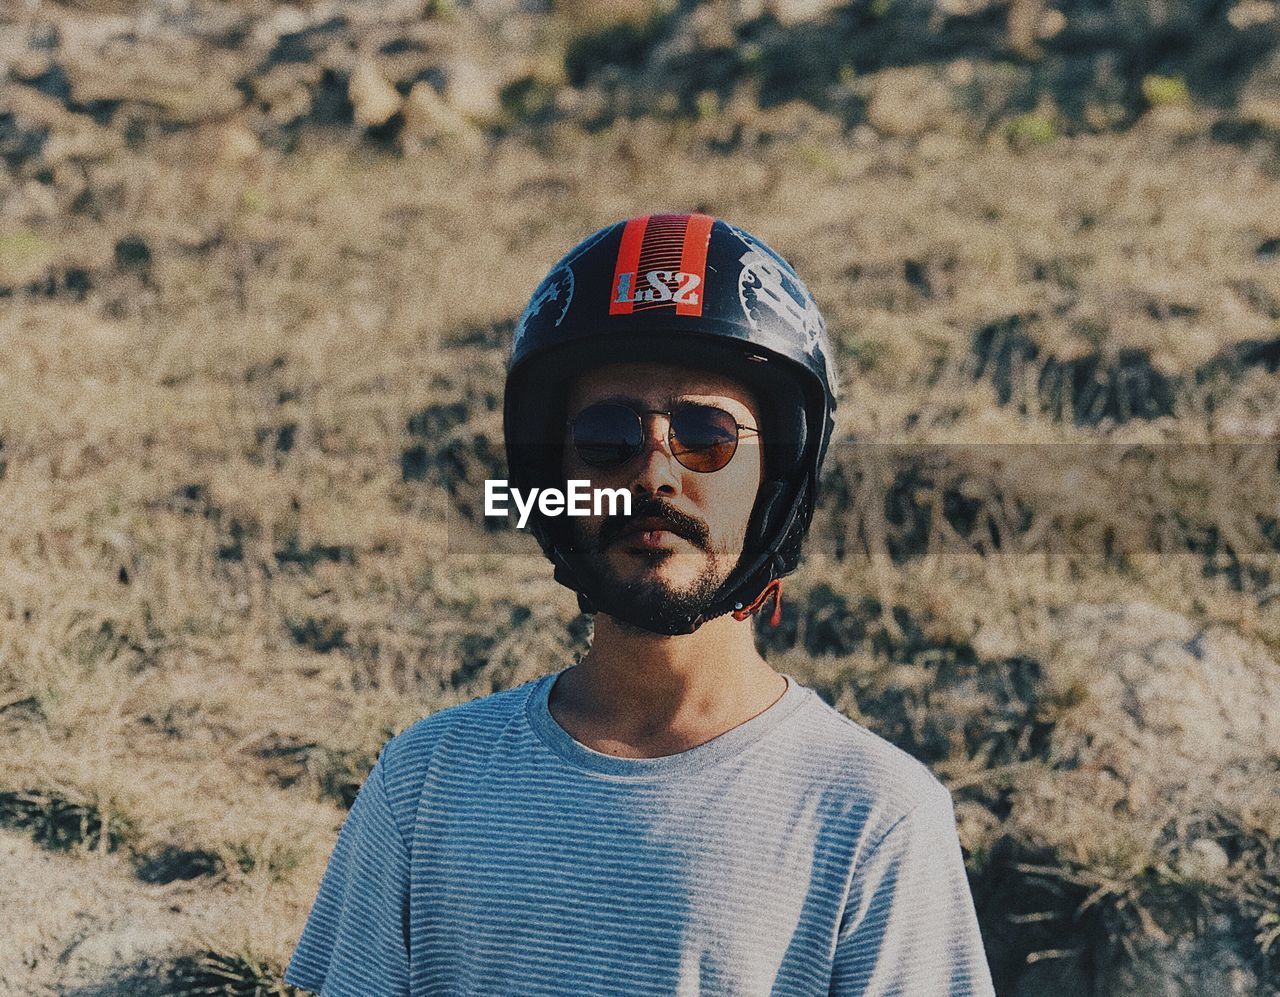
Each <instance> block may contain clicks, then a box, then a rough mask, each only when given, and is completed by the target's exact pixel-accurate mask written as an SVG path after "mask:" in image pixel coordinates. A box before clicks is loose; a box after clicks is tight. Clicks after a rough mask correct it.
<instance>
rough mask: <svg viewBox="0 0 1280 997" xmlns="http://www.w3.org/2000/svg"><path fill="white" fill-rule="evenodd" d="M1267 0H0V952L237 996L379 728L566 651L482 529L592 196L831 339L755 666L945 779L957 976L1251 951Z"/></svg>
mask: <svg viewBox="0 0 1280 997" xmlns="http://www.w3.org/2000/svg"><path fill="white" fill-rule="evenodd" d="M1278 39H1280V9H1278V8H1277V4H1276V3H1275V2H1274V0H1239V2H1235V3H1232V2H1218V0H1212V2H1210V0H1117V2H1105V0H1090V2H1075V0H1062V2H1052V0H991V2H988V0H865V2H863V0H860V2H853V3H850V2H840V0H834V2H833V0H717V2H692V0H681V2H675V0H670V2H666V3H655V2H645V0H632V2H628V3H615V2H611V0H595V2H588V0H556V2H537V0H471V2H469V3H467V2H463V0H379V2H369V0H365V2H356V0H349V2H343V0H316V2H312V3H273V2H268V0H64V2H57V3H55V2H50V0H11V2H9V3H6V4H5V5H4V6H3V8H0V159H2V160H3V166H4V168H3V170H0V344H3V351H2V354H0V355H2V356H3V363H0V744H2V747H3V750H2V751H0V825H2V826H3V828H4V830H2V831H0V855H2V857H0V863H2V866H3V869H4V876H3V877H0V897H3V903H2V904H0V991H3V992H13V993H21V994H52V993H74V994H80V995H90V994H97V995H103V994H115V993H119V994H147V993H156V994H160V993H164V994H169V993H175V994H197V993H199V994H211V993H227V994H267V993H283V992H285V991H286V990H287V988H285V987H284V986H283V984H282V982H281V972H282V968H283V965H284V963H285V962H286V961H287V959H288V956H289V954H290V952H291V950H292V946H293V943H294V941H295V940H296V938H297V935H298V932H299V931H300V930H301V927H302V922H303V919H304V918H305V915H306V912H307V910H308V909H309V906H310V903H311V900H312V898H313V897H314V894H315V890H316V887H317V885H318V881H319V876H320V873H321V871H322V870H323V867H324V863H325V861H326V859H327V857H328V853H329V850H330V848H331V847H332V843H333V840H334V836H335V834H336V830H337V827H338V825H339V823H340V822H341V820H342V817H343V814H344V812H345V808H346V807H348V806H350V804H351V801H352V799H353V798H354V794H355V792H356V790H357V789H358V787H359V785H360V783H361V781H362V780H363V778H364V776H365V774H366V773H367V771H368V769H369V767H370V766H371V765H372V763H373V760H374V759H375V758H376V756H377V752H378V750H379V749H380V746H381V745H382V743H383V742H384V741H385V740H386V738H387V737H389V736H391V735H392V734H393V733H395V732H396V731H398V730H401V729H403V728H404V727H405V726H407V725H408V724H410V723H412V722H413V721H414V720H416V719H417V718H419V717H421V716H424V715H426V714H429V713H431V712H434V711H435V710H437V709H440V708H443V707H445V706H448V705H451V704H454V703H458V702H462V701H465V700H467V699H470V698H472V697H474V696H478V695H483V694H486V693H489V692H491V691H494V690H497V689H502V688H507V687H510V686H512V685H514V684H518V683H520V682H523V681H526V680H528V679H530V678H532V677H534V676H536V675H539V674H542V673H544V672H546V671H549V670H552V669H556V668H560V667H563V666H565V665H566V664H568V663H570V662H571V661H572V660H573V657H574V655H575V654H577V653H580V652H581V650H582V649H583V648H584V647H585V645H586V641H587V639H588V635H589V632H590V624H589V621H587V620H585V619H584V618H582V617H581V616H579V615H578V614H577V611H576V606H575V605H574V602H573V599H572V597H571V596H570V595H569V594H568V593H567V592H564V591H562V590H560V589H559V588H558V587H556V586H555V585H554V584H553V583H552V582H551V580H550V571H549V568H548V567H547V566H546V565H545V564H544V563H543V562H542V561H541V560H540V558H539V557H537V556H535V554H536V551H535V549H534V547H533V545H532V542H531V541H528V538H527V537H522V536H516V537H507V538H506V539H507V540H509V541H511V542H512V543H514V544H515V549H516V550H517V552H518V554H517V556H511V555H510V554H507V553H503V552H502V551H501V550H499V549H498V547H497V546H495V545H494V544H492V543H490V542H489V540H487V539H486V534H485V531H483V530H482V529H481V528H480V527H479V525H478V523H477V521H476V508H477V505H478V496H479V494H480V491H479V487H480V482H482V481H483V479H484V478H486V477H491V476H501V472H502V468H503V457H502V445H501V427H500V402H501V390H502V371H503V361H504V355H505V351H506V349H507V348H508V345H509V340H510V333H511V329H512V326H513V321H514V318H515V316H516V315H517V314H518V313H519V311H520V309H521V307H522V306H523V304H524V301H525V300H526V299H527V297H528V295H529V293H530V292H531V290H532V288H533V287H534V285H535V284H536V282H537V280H538V279H539V278H540V277H541V275H542V274H543V273H544V272H545V271H546V269H547V268H548V267H549V265H550V264H551V262H552V261H554V260H555V259H556V258H558V257H559V255H560V254H561V253H562V252H563V251H564V250H565V249H566V248H567V247H568V246H570V245H572V244H573V243H574V242H575V241H576V240H577V239H578V238H580V237H581V236H583V235H585V234H586V233H588V232H590V231H592V230H594V229H595V228H597V227H599V226H600V225H603V224H606V223H607V222H610V221H613V220H616V219H618V218H621V217H625V216H627V215H631V214H636V213H644V212H650V211H655V210H664V209H666V210H701V211H707V212H710V213H713V214H716V215H721V216H724V217H727V218H729V219H731V220H733V221H735V222H737V223H739V224H741V225H743V226H745V227H747V228H749V229H751V230H752V231H754V232H757V233H758V234H759V235H761V236H762V237H763V238H765V239H767V240H768V241H769V242H771V243H772V244H773V245H775V246H776V247H777V248H778V249H779V250H780V251H781V252H783V253H784V254H785V255H787V256H788V257H789V258H790V259H791V260H792V262H793V263H794V264H795V265H796V267H797V268H798V269H799V270H800V271H801V272H802V273H803V274H805V275H806V277H807V278H808V279H809V283H810V286H811V287H812V289H813V291H814V292H815V295H816V296H817V298H818V300H819V301H820V303H821V304H822V306H823V308H824V310H825V312H826V314H827V317H828V321H829V325H830V327H831V330H832V334H833V336H834V338H835V340H836V342H837V344H838V362H839V365H840V369H841V380H842V383H841V392H842V402H841V408H840V412H839V424H838V427H837V440H838V442H837V444H836V445H835V446H834V447H833V452H832V460H831V466H830V469H829V473H828V474H827V480H826V482H825V493H824V498H823V502H822V506H821V508H820V510H819V514H818V521H817V523H816V525H815V529H814V533H813V537H812V542H811V543H810V545H809V547H808V554H807V557H806V560H805V563H804V565H803V567H802V569H801V570H800V571H799V572H798V573H797V575H796V577H795V578H794V580H791V581H789V582H788V585H787V595H786V600H785V604H784V613H783V620H782V624H781V626H779V627H778V628H776V629H769V628H767V627H764V628H762V629H761V631H760V636H759V640H760V643H761V646H762V648H763V649H764V651H765V653H767V655H768V656H769V657H770V658H771V660H773V661H774V662H775V664H776V665H777V667H778V668H779V669H781V670H784V671H787V672H789V673H790V674H792V675H794V676H796V677H797V678H799V679H801V680H802V681H804V682H806V683H808V684H811V685H813V686H814V687H815V688H817V689H818V690H819V691H820V692H821V694H822V695H823V696H824V697H826V698H827V699H828V701H830V702H832V703H833V704H835V705H836V706H837V707H838V708H839V709H841V710H843V711H844V712H845V713H847V714H848V715H849V716H851V717H853V718H854V719H856V720H858V721H859V722H861V723H864V724H866V725H867V726H868V727H870V728H871V729H872V730H874V731H876V732H878V733H880V734H882V735H883V736H885V737H887V738H889V739H890V740H891V741H893V742H894V743H896V744H898V745H900V746H902V747H903V748H905V749H906V750H908V751H910V752H912V753H913V754H915V755H916V756H917V757H920V758H921V759H922V760H924V761H925V762H927V763H928V764H929V765H930V766H931V767H932V768H933V770H934V771H935V772H937V773H938V775H939V776H940V777H941V778H942V779H943V780H944V781H945V782H946V783H947V784H948V786H949V787H950V788H951V790H952V792H953V794H954V796H955V799H956V802H957V814H958V818H959V824H960V829H961V836H962V840H963V843H964V846H965V852H966V859H967V862H968V865H969V871H970V875H971V879H972V884H973V889H974V895H975V899H976V902H977V905H978V909H979V915H980V918H981V921H982V926H983V931H984V937H985V940H986V944H987V947H988V955H989V957H990V959H991V963H992V968H993V971H994V973H995V977H996V981H997V986H998V989H999V991H1000V992H1001V993H1002V994H1018V995H1024V997H1025V995H1038V994H1059V993H1089V994H1152V995H1157V994H1158V995H1188V997H1189V995H1197V997H1198V995H1203V994H1239V995H1250V997H1252V995H1255V994H1260V993H1274V992H1277V990H1278V988H1280V968H1278V967H1280V913H1278V908H1280V844H1278V841H1280V723H1277V722H1276V720H1275V718H1276V717H1277V716H1280V670H1278V667H1277V655H1278V654H1280V599H1278V598H1277V596H1280V562H1278V560H1277V553H1278V551H1280V525H1278V523H1280V464H1278V462H1277V450H1278V449H1280V444H1278V442H1277V441H1278V439H1280V189H1278V187H1277V176H1278V174H1280V46H1277V41H1278Z"/></svg>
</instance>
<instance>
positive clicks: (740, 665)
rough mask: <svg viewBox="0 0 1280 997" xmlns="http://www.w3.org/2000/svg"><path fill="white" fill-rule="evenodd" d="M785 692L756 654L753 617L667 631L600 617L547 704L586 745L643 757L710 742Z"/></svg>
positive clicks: (723, 618)
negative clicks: (586, 645)
mask: <svg viewBox="0 0 1280 997" xmlns="http://www.w3.org/2000/svg"><path fill="white" fill-rule="evenodd" d="M785 691H786V681H785V680H784V679H783V678H782V676H781V675H779V674H778V673H777V672H775V671H774V670H773V669H772V668H770V667H769V665H768V664H767V663H766V662H765V660H764V659H763V658H761V657H760V655H759V653H758V652H757V651H756V649H755V643H754V641H753V640H752V636H751V625H750V623H745V622H739V621H737V620H735V619H733V618H732V617H729V616H721V617H718V618H716V619H714V620H711V621H710V622H708V623H705V624H703V625H702V626H701V627H699V628H698V629H697V630H696V631H694V632H693V633H691V634H683V635H680V636H676V637H666V636H662V635H659V634H651V633H646V632H644V631H637V630H634V629H632V628H629V627H625V626H620V625H619V624H618V623H617V622H616V621H615V620H613V619H612V618H611V617H609V616H606V615H604V614H600V615H598V616H597V617H596V625H595V637H594V639H593V640H592V644H591V650H590V651H589V652H587V654H586V656H585V657H584V658H583V659H582V661H581V662H579V663H578V664H577V665H576V666H574V667H573V668H570V669H569V670H568V671H566V672H565V673H564V675H562V676H561V677H560V679H559V680H558V681H557V682H556V685H555V688H554V689H553V690H552V694H551V699H550V701H549V703H548V706H549V708H550V710H551V713H552V716H554V717H555V719H556V721H557V722H558V723H559V724H560V725H561V726H562V727H564V728H565V730H567V731H568V732H569V734H570V735H572V736H573V737H574V738H575V739H576V740H578V741H579V742H581V743H582V744H585V745H586V746H587V747H589V748H594V749H595V750H597V751H602V752H604V753H606V754H611V755H619V756H623V757H632V758H645V757H656V756H659V755H669V754H675V753H676V752H680V751H687V750H689V749H690V748H693V747H696V746H697V745H699V744H704V743H705V742H707V741H709V740H711V739H712V738H714V737H717V736H719V735H720V734H723V733H724V732H725V731H727V730H731V729H732V728H734V727H737V726H738V725H739V724H741V723H744V722H745V721H747V720H750V719H751V718H752V717H754V716H756V715H757V714H759V713H762V712H763V711H764V710H766V709H768V708H769V707H770V706H771V705H772V704H773V703H775V702H777V701H778V699H779V698H780V697H781V696H782V694H783V692H785Z"/></svg>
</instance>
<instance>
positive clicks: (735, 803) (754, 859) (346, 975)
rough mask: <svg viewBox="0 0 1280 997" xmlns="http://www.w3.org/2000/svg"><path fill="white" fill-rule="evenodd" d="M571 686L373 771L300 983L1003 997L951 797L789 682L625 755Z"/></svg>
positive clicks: (321, 898)
mask: <svg viewBox="0 0 1280 997" xmlns="http://www.w3.org/2000/svg"><path fill="white" fill-rule="evenodd" d="M555 679H556V675H547V676H544V677H542V678H540V679H537V680H535V681H533V682H529V683H526V684H525V685H522V686H519V687H518V688H515V689H510V690H508V691H506V692H500V693H497V694H495V695H492V696H486V697H484V698H482V699H477V700H474V701H472V702H470V703H466V704H464V705H462V706H455V707H452V708H450V709H447V710H442V711H441V712H439V713H437V714H435V715H433V716H430V717H427V718H426V719H424V720H421V721H419V722H418V723H416V724H415V725H414V726H412V727H410V728H409V729H408V730H406V731H405V732H404V733H403V734H400V735H399V736H397V737H395V738H393V739H392V740H391V741H389V742H388V743H387V745H386V747H385V748H384V749H383V752H382V754H381V756H380V757H379V759H378V762H377V764H376V765H375V766H374V768H373V771H372V772H371V773H370V774H369V777H368V779H367V780H366V781H365V784H364V786H363V788H362V789H361V791H360V795H359V796H358V797H357V799H356V801H355V804H354V806H353V807H352V808H351V812H350V813H349V814H348V816H347V819H346V822H345V823H344V824H343V827H342V831H341V833H340V834H339V836H338V842H337V845H336V846H335V848H334V850H333V855H332V857H331V858H330V860H329V866H328V869H327V870H326V872H325V875H324V879H323V881H322V882H321V885H320V893H319V895H318V896H317V897H316V902H315V906H314V907H313V908H312V911H311V915H310V917H309V919H308V920H307V924H306V927H305V929H304V930H303V933H302V938H301V939H300V940H299V942H298V948H297V951H296V952H295V953H294V955H293V959H292V961H291V962H290V963H289V968H288V971H287V973H286V976H285V979H286V980H287V981H288V982H289V983H292V984H294V985H296V986H299V987H303V988H306V989H308V990H313V991H316V992H318V993H321V994H324V995H326V997H327V995H333V997H338V995H342V997H347V995H351V997H357V995H358V997H379V995H391V994H397V995H403V994H414V995H417V994H473V995H483V997H503V995H510V994H521V995H524V994H557V995H560V994H592V995H595V994H618V995H628V997H636V995H646V994H681V995H684V994H735V995H746V994H803V995H813V994H827V993H831V994H906V995H910V997H925V995H929V994H952V995H957V994H990V993H991V992H992V988H991V979H990V975H989V972H988V969H987V964H986V961H985V958H984V956H983V950H982V940H981V938H980V937H979V934H978V925H977V919H976V917H975V915H974V908H973V901H972V899H971V897H970V894H969V886H968V882H967V880H966V878H965V871H964V864H963V861H962V859H961V854H960V845H959V840H958V838H957V836H956V828H955V821H954V818H953V815H952V808H951V798H950V796H949V795H948V794H947V791H946V790H945V789H944V788H943V787H942V786H941V784H940V783H938V782H937V781H936V780H935V779H934V778H933V776H932V775H930V774H929V772H928V771H927V770H926V769H925V768H924V766H922V765H921V764H920V763H919V762H917V761H915V760H914V759H912V758H911V757H910V756H909V755H907V754H905V753H904V752H902V751H900V750H898V749H897V748H895V747H893V746H892V745H890V744H889V743H888V742H887V741H884V740H883V739H881V738H879V737H877V736H876V735H874V734H872V733H871V732H870V731H868V730H866V729H865V728H863V727H861V726H859V725H858V724H856V723H853V722H852V721H850V720H849V719H847V718H846V717H844V716H842V715H841V714H839V713H837V712H836V711H835V710H833V709H832V708H831V707H829V706H827V705H826V704H825V703H824V702H822V700H821V699H820V698H819V697H818V696H817V694H816V693H814V692H813V690H811V689H808V688H806V687H804V686H801V685H799V684H798V683H797V682H795V681H794V680H793V679H791V678H788V679H787V691H786V692H785V693H784V694H783V696H782V698H781V699H779V700H778V701H777V702H776V703H774V704H773V705H772V706H771V707H769V708H768V709H767V710H765V711H764V712H763V713H761V714H759V715H758V716H756V717H754V718H752V719H751V720H748V721H747V722H746V723H744V724H741V725H739V726H738V727H735V728H733V729H732V730H730V731H728V732H727V733H725V734H721V735H720V736H719V737H717V738H714V739H713V740H711V741H708V742H707V743H706V744H702V745H699V746H698V747H696V748H692V749H690V750H689V751H684V752H681V753H679V754H676V755H667V756H664V757H661V758H616V757H614V756H612V755H606V754H602V753H600V752H597V751H593V750H591V749H590V748H587V747H586V746H584V745H582V744H580V743H579V742H577V741H575V740H574V739H573V738H572V737H570V736H569V734H568V733H567V732H566V731H565V730H564V729H563V728H562V727H561V726H560V725H559V724H558V723H556V721H555V719H554V718H553V717H552V716H551V714H550V712H549V710H548V709H547V697H548V694H549V692H550V689H551V686H552V684H553V682H554V681H555Z"/></svg>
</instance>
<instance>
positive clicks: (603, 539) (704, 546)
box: [600, 498, 711, 550]
mask: <svg viewBox="0 0 1280 997" xmlns="http://www.w3.org/2000/svg"><path fill="white" fill-rule="evenodd" d="M642 519H664V520H666V521H667V523H668V524H669V525H670V527H671V532H672V533H674V534H675V535H676V536H678V537H683V538H684V539H685V540H688V541H689V543H691V544H693V545H694V546H695V547H697V548H698V549H699V550H710V549H711V531H710V530H708V529H707V527H706V524H704V523H703V522H702V521H701V520H698V519H695V518H694V517H692V516H690V515H689V514H688V513H685V512H681V511H680V510H679V509H676V508H673V507H672V506H670V505H668V504H667V503H666V502H663V501H662V500H661V499H659V498H642V499H636V500H635V501H633V502H632V503H631V515H629V516H622V515H618V516H610V517H608V518H607V519H606V520H605V521H604V522H603V523H602V524H601V526H600V546H601V547H605V546H607V545H609V544H611V543H613V542H614V541H615V540H617V539H618V538H619V537H620V536H622V535H623V534H624V533H626V532H628V531H629V530H631V529H632V528H633V527H634V526H635V524H636V523H637V522H639V521H640V520H642Z"/></svg>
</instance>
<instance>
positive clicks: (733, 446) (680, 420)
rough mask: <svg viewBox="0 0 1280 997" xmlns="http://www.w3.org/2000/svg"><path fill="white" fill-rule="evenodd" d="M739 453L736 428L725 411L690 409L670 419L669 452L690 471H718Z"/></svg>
mask: <svg viewBox="0 0 1280 997" xmlns="http://www.w3.org/2000/svg"><path fill="white" fill-rule="evenodd" d="M737 449H738V424H737V420H735V419H734V417H733V416H732V415H730V414H729V413H728V412H726V411H724V409H718V408H713V407H712V406H710V405H689V406H686V407H685V408H680V409H677V410H676V411H675V413H674V414H673V415H672V416H671V452H672V454H673V455H674V456H675V458H676V460H678V461H680V463H681V464H683V465H684V466H685V467H687V468H688V469H689V470H691V471H702V472H707V471H718V470H720V469H721V468H722V467H724V466H725V465H726V464H728V463H729V461H731V460H732V459H733V454H734V451H736V450H737Z"/></svg>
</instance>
